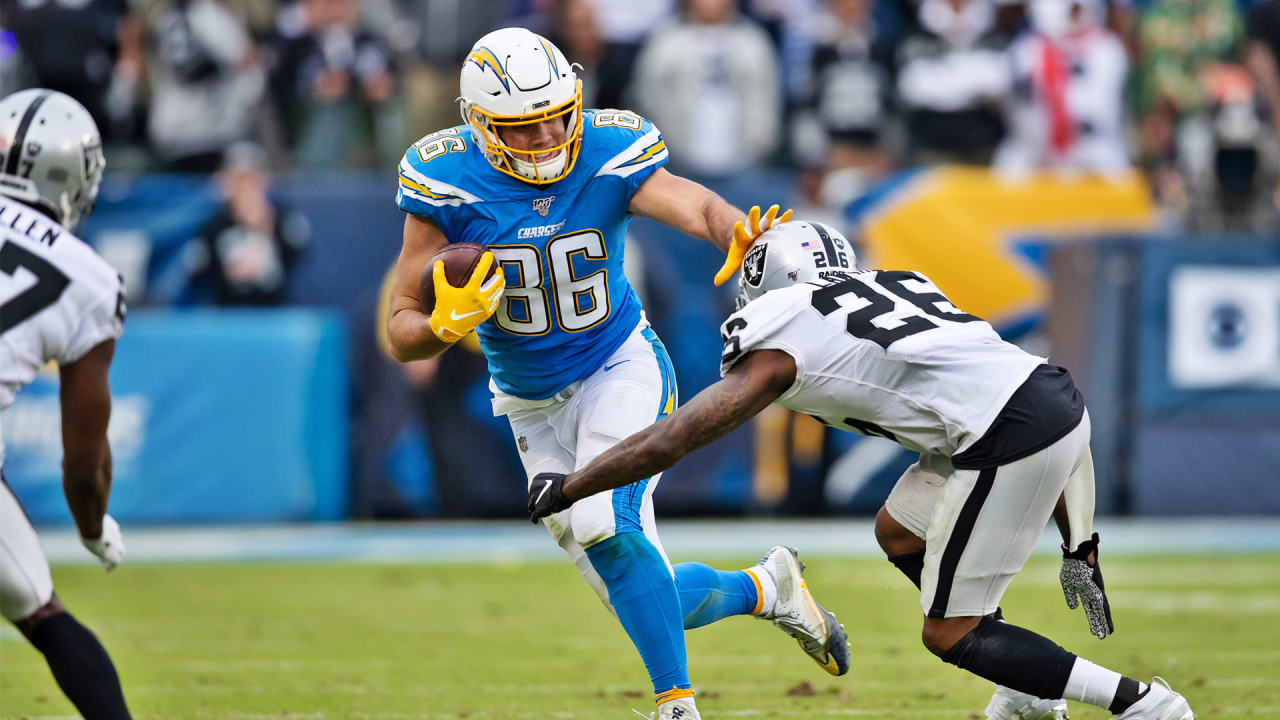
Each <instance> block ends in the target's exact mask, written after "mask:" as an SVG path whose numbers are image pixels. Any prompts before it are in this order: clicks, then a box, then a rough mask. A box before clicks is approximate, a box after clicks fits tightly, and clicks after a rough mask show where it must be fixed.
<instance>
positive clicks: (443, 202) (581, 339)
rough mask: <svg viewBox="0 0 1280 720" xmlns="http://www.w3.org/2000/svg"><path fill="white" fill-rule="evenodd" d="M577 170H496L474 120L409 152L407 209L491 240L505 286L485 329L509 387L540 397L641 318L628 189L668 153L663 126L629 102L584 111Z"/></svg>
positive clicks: (501, 384) (599, 357) (613, 345)
mask: <svg viewBox="0 0 1280 720" xmlns="http://www.w3.org/2000/svg"><path fill="white" fill-rule="evenodd" d="M582 125H583V127H582V146H581V149H580V150H579V153H578V158H577V161H576V163H575V164H574V166H573V170H572V172H570V173H569V175H568V176H566V177H565V178H564V179H562V180H559V181H557V182H555V183H552V184H550V185H544V186H541V187H539V186H536V185H532V184H530V183H525V182H521V181H520V180H517V179H515V178H513V177H510V176H508V175H505V174H503V173H500V172H498V171H497V170H496V169H494V168H493V166H492V165H490V164H489V161H488V160H486V159H485V157H484V155H483V151H482V149H481V148H479V147H477V146H476V144H475V143H474V142H473V141H472V139H471V133H470V130H469V129H468V128H467V126H466V125H459V126H457V127H452V128H448V129H446V130H441V131H440V132H437V133H433V134H431V135H428V136H426V137H424V138H423V139H421V140H419V141H418V142H417V143H415V144H414V145H413V147H411V148H409V150H408V152H406V153H405V156H404V159H403V160H401V161H400V188H399V190H398V191H397V192H396V204H397V205H398V206H399V207H400V209H401V210H404V211H405V212H410V213H413V214H414V215H418V216H421V217H423V218H425V219H427V220H430V221H431V222H432V223H433V224H434V225H435V226H436V227H438V228H439V229H440V231H441V232H443V233H444V235H445V237H446V238H448V240H449V242H451V243H455V242H476V243H480V244H482V245H487V246H488V248H489V249H490V250H492V251H493V254H494V257H495V258H497V260H498V262H499V263H500V264H501V266H502V270H503V273H504V274H505V276H506V281H507V289H506V292H505V293H504V294H503V297H502V303H501V304H500V305H499V306H498V310H497V312H496V313H494V315H493V317H491V318H489V320H487V321H485V322H484V323H483V324H481V325H480V327H479V328H477V330H476V332H477V334H478V335H479V336H480V345H481V347H482V348H483V349H484V354H485V357H486V358H487V359H488V361H489V373H490V374H491V375H492V376H493V379H494V382H495V383H496V384H497V386H498V388H499V389H501V390H502V391H503V392H506V393H509V394H511V395H515V396H517V397H522V398H529V399H542V398H548V397H551V396H552V395H554V394H555V393H556V392H558V391H560V390H562V389H563V388H565V387H566V386H568V385H570V384H572V383H574V382H576V381H578V380H581V379H582V378H585V377H587V376H588V375H590V374H591V373H593V372H595V371H596V370H598V369H599V368H600V366H601V365H602V364H603V363H604V361H605V360H606V359H607V358H608V357H609V356H610V355H611V354H613V352H614V350H617V349H618V347H619V346H621V345H622V343H623V341H624V340H626V339H627V336H628V335H630V334H631V332H632V331H633V330H635V328H636V325H637V324H638V323H639V322H640V300H639V298H637V297H636V293H635V291H634V290H633V289H632V288H631V283H629V282H628V281H627V276H626V275H625V274H624V273H623V271H622V253H623V247H624V244H625V239H626V234H627V225H628V223H630V221H631V216H630V215H629V214H628V212H627V208H628V206H629V205H630V203H631V196H632V194H634V193H635V191H636V189H637V188H638V187H640V184H641V183H643V182H644V181H645V180H646V179H647V178H648V177H649V176H650V175H652V174H653V173H654V172H655V171H656V170H657V169H658V168H660V167H662V166H663V165H665V164H666V163H667V150H666V144H665V143H664V142H663V140H662V134H661V133H660V132H658V129H657V128H656V127H654V126H653V124H652V123H650V122H649V121H648V120H645V119H643V118H641V117H640V116H638V115H636V114H634V113H630V112H626V111H621V110H584V111H583V113H582Z"/></svg>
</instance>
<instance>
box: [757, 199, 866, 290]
mask: <svg viewBox="0 0 1280 720" xmlns="http://www.w3.org/2000/svg"><path fill="white" fill-rule="evenodd" d="M857 263H858V259H857V257H856V256H855V255H854V252H853V245H851V244H849V241H848V240H846V239H845V237H844V236H843V235H841V234H840V233H839V232H836V231H835V230H834V229H832V228H831V227H829V226H827V225H823V224H822V223H816V222H808V221H804V220H793V221H791V222H785V223H781V224H779V225H774V226H773V227H771V228H769V229H768V230H766V231H765V232H764V234H763V235H761V236H760V237H759V238H757V239H756V241H755V242H753V243H751V247H750V248H749V249H748V250H747V254H746V257H744V258H743V259H742V272H740V273H739V274H738V298H737V303H736V304H737V308H738V309H739V310H741V309H742V308H743V307H744V306H745V305H746V304H747V303H749V302H751V301H752V300H755V299H756V298H758V297H760V296H761V295H763V294H765V293H767V292H769V291H770V290H777V289H778V288H782V287H787V286H789V285H794V284H796V283H802V282H809V281H811V280H821V279H823V278H825V277H827V276H828V275H831V274H835V273H846V272H853V271H854V270H857V269H858V264H857Z"/></svg>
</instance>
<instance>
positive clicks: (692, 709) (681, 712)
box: [631, 697, 702, 720]
mask: <svg viewBox="0 0 1280 720" xmlns="http://www.w3.org/2000/svg"><path fill="white" fill-rule="evenodd" d="M631 712H633V713H635V714H637V715H639V716H640V717H642V718H645V719H646V720H655V718H656V720H702V716H701V715H699V714H698V707H697V706H696V705H694V703H693V698H691V697H689V698H679V699H677V700H671V701H669V702H664V703H662V704H661V705H659V706H658V712H656V713H649V714H648V715H645V714H643V713H641V712H640V711H639V710H632V711H631Z"/></svg>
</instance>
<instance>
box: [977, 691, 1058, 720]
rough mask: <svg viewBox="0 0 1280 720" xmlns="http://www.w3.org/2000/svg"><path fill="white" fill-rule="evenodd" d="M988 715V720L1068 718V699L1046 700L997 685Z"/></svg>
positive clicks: (988, 707) (989, 705)
mask: <svg viewBox="0 0 1280 720" xmlns="http://www.w3.org/2000/svg"><path fill="white" fill-rule="evenodd" d="M986 716H987V720H1067V701H1066V700H1044V699H1042V698H1038V697H1036V696H1035V695H1028V694H1027V693H1024V692H1018V691H1017V690H1014V689H1013V688H1007V687H1005V686H1003V685H997V686H996V691H995V693H994V694H993V695H992V696H991V702H989V703H987V710H986Z"/></svg>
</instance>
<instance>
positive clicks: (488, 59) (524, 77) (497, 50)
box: [458, 27, 582, 185]
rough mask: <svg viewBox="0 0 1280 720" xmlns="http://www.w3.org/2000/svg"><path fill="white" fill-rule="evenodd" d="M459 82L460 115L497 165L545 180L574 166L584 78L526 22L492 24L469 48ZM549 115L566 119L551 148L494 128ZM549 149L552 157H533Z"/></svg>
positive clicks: (552, 179)
mask: <svg viewBox="0 0 1280 720" xmlns="http://www.w3.org/2000/svg"><path fill="white" fill-rule="evenodd" d="M459 85H460V89H461V97H459V98H458V101H459V103H460V104H461V109H462V120H463V121H464V122H465V123H466V124H467V125H468V126H469V127H470V128H471V138H472V140H473V141H474V142H475V143H476V144H477V145H478V146H480V147H481V148H482V149H483V150H484V155H485V158H487V159H488V160H489V163H490V164H491V165H493V167H494V168H496V169H497V170H498V171H500V172H503V173H506V174H507V175H510V176H511V177H514V178H516V179H518V180H523V181H525V182H530V183H533V184H535V185H546V184H548V183H553V182H555V181H557V180H559V179H561V178H563V177H565V176H566V175H568V174H569V172H570V171H571V170H573V164H574V162H575V161H576V160H577V159H578V150H579V149H580V148H581V144H582V82H581V81H579V80H578V75H577V73H575V72H574V71H573V67H572V66H571V65H570V64H569V61H568V60H566V59H565V57H564V54H563V53H561V52H560V50H559V49H558V48H557V47H556V46H555V45H552V44H551V43H550V42H549V41H548V40H547V39H546V38H544V37H542V36H541V35H536V34H534V33H532V32H530V31H528V30H526V29H524V28H515V27H512V28H503V29H501V30H494V31H493V32H491V33H489V34H488V35H485V36H484V37H482V38H480V39H479V40H477V41H476V44H475V45H474V46H473V47H472V48H471V53H470V54H469V55H467V59H466V60H465V61H464V62H463V63H462V75H461V78H460V80H459ZM552 118H561V120H562V122H564V124H565V140H564V142H563V143H561V144H560V145H557V146H555V147H552V148H544V149H540V150H522V149H519V148H513V147H511V146H509V145H507V144H506V143H505V142H503V140H502V137H501V135H499V134H498V131H499V130H500V129H501V128H504V127H513V126H517V125H532V124H535V123H540V122H543V121H545V120H549V119H552ZM552 152H554V153H556V154H555V156H554V157H551V158H544V159H542V160H541V161H539V160H538V159H537V157H538V156H539V155H545V154H547V153H552Z"/></svg>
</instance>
